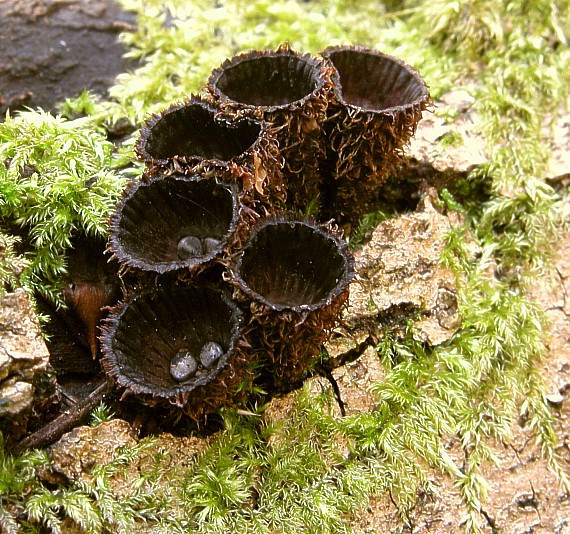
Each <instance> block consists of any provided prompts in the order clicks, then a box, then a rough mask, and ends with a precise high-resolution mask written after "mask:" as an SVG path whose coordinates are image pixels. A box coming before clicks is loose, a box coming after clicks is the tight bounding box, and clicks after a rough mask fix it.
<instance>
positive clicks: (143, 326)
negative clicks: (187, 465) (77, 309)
mask: <svg viewBox="0 0 570 534" xmlns="http://www.w3.org/2000/svg"><path fill="white" fill-rule="evenodd" d="M241 316H242V314H241V312H240V310H239V308H238V306H237V305H236V303H235V302H234V301H232V300H231V299H230V298H229V297H228V295H226V293H225V292H224V291H223V290H222V289H221V288H217V287H213V286H209V285H205V284H201V285H192V286H172V285H170V286H168V287H158V288H154V289H150V290H147V291H143V292H140V293H135V294H133V295H131V296H130V297H129V298H127V299H126V300H125V301H124V302H122V303H120V304H119V305H117V306H116V307H115V308H114V309H113V310H112V311H111V313H110V315H109V317H108V319H107V322H106V324H105V326H104V328H103V334H102V336H101V346H102V350H103V357H102V359H101V363H102V366H103V369H104V370H105V372H106V373H107V375H108V376H110V377H112V379H113V380H114V381H115V382H116V383H117V384H118V385H119V386H120V387H122V388H125V394H124V395H123V396H128V395H135V396H137V397H138V398H139V399H140V400H141V401H142V402H143V403H145V404H149V405H163V406H166V405H168V404H173V405H175V406H177V407H179V408H181V409H182V410H183V411H184V412H185V413H186V414H188V415H190V416H191V417H194V418H198V417H199V416H200V415H201V414H203V413H211V412H214V411H216V410H218V409H219V408H220V407H222V406H226V405H230V404H232V403H234V402H237V399H238V396H237V395H238V389H239V390H240V391H243V390H244V388H243V385H244V383H245V382H247V381H248V380H249V375H248V373H247V369H246V364H247V361H246V359H245V357H244V354H243V352H242V351H241V348H240V346H241V343H240V335H241ZM238 386H241V387H238Z"/></svg>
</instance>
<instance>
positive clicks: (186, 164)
mask: <svg viewBox="0 0 570 534" xmlns="http://www.w3.org/2000/svg"><path fill="white" fill-rule="evenodd" d="M219 111H220V110H219V109H218V108H217V107H216V106H215V105H214V104H213V103H212V102H208V101H206V100H204V99H202V98H200V97H197V96H192V97H191V98H190V99H189V100H188V101H186V102H181V103H176V104H173V105H172V106H170V107H169V108H167V109H166V110H164V111H162V112H161V113H159V114H155V115H152V116H151V117H150V118H149V119H148V120H147V121H146V123H145V124H144V126H143V127H142V129H141V133H140V136H139V139H138V141H137V144H136V147H135V149H136V152H137V154H138V156H139V159H140V160H141V161H142V162H143V163H144V164H145V165H146V166H147V169H148V172H149V174H153V173H154V172H165V173H168V172H177V173H183V174H202V175H209V174H210V173H211V172H212V170H214V169H215V170H217V171H218V174H219V173H220V172H221V171H224V172H225V176H224V181H229V182H233V183H236V184H237V185H238V186H240V188H242V189H243V190H244V191H246V192H247V193H248V194H249V195H253V196H255V197H258V198H260V199H261V200H265V198H266V197H267V196H270V197H274V198H273V199H272V201H273V202H275V201H277V200H283V184H282V177H281V166H282V162H281V157H280V155H279V147H278V144H277V139H276V138H275V136H274V135H272V134H271V133H270V132H269V131H268V128H267V124H265V123H264V122H263V121H260V120H257V119H255V118H253V117H241V118H237V119H236V120H230V119H229V118H228V117H222V116H221V115H220V113H219Z"/></svg>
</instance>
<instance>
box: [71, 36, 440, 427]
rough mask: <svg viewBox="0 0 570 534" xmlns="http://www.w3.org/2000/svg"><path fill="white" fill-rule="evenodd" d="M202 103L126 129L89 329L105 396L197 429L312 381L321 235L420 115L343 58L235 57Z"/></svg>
mask: <svg viewBox="0 0 570 534" xmlns="http://www.w3.org/2000/svg"><path fill="white" fill-rule="evenodd" d="M205 89H206V91H205V92H204V94H205V96H189V98H188V99H187V100H186V101H184V102H179V103H174V104H173V105H171V106H170V107H169V108H167V109H165V110H164V111H163V112H161V113H158V114H155V115H152V116H151V117H149V119H148V120H147V121H146V123H145V124H144V125H143V127H142V129H141V133H140V137H139V140H138V143H137V145H136V152H137V155H138V157H139V158H140V160H141V161H142V162H143V163H144V165H145V172H144V174H143V176H142V177H141V178H140V179H139V180H137V181H135V182H133V183H131V184H129V185H128V186H127V188H126V189H125V191H124V194H123V196H122V198H121V199H120V200H119V202H118V203H117V206H116V209H115V211H114V212H113V213H112V215H111V217H110V222H109V237H108V243H107V251H106V252H107V255H109V256H110V257H111V258H112V259H113V260H116V263H117V268H116V272H117V273H118V274H117V275H116V276H117V284H116V287H117V288H119V287H120V291H119V292H118V294H117V292H115V293H113V299H108V300H107V301H105V302H98V306H99V309H101V307H103V306H106V308H105V309H104V313H101V314H100V315H98V316H97V317H98V318H99V317H100V316H102V318H101V321H100V323H99V326H98V328H99V336H100V340H101V343H100V351H99V352H98V353H97V354H96V356H97V360H99V361H98V362H96V363H97V365H98V366H99V367H100V371H99V372H100V373H102V374H104V375H105V376H106V377H107V378H108V379H109V380H110V382H111V384H112V388H113V389H114V390H116V391H118V392H122V396H123V397H130V398H134V399H135V400H136V401H139V402H140V403H142V404H143V405H145V406H147V407H148V406H150V407H153V408H155V407H156V408H158V407H163V408H164V407H167V408H168V410H170V411H172V410H174V411H177V413H179V414H186V415H189V416H190V417H191V418H194V419H196V420H198V419H199V418H200V417H201V416H202V415H204V414H208V413H212V412H215V411H217V410H219V409H220V408H221V407H222V406H237V407H240V406H241V407H242V408H243V407H245V406H246V403H247V401H248V396H249V395H250V392H251V391H253V390H257V391H259V389H265V390H266V391H271V392H272V393H275V392H283V391H287V390H289V389H291V388H292V387H294V386H295V385H297V384H298V383H300V381H302V379H303V378H304V377H305V376H307V374H308V373H309V372H310V371H311V369H312V367H313V366H314V365H315V363H316V362H317V360H318V358H319V354H320V351H321V348H322V346H323V343H324V342H325V341H326V340H327V339H328V337H329V336H330V333H331V331H332V329H333V328H334V327H335V325H337V324H338V322H339V320H340V315H341V313H342V311H343V308H344V306H345V303H346V301H347V298H348V291H349V285H350V282H351V280H352V278H353V276H354V261H353V258H352V256H351V254H350V252H349V250H348V247H347V245H346V243H345V241H344V239H343V237H342V233H341V232H340V231H339V230H338V226H339V225H345V224H347V223H354V222H355V221H357V220H358V217H359V216H360V215H361V211H360V206H361V205H362V204H363V203H364V201H365V200H366V196H367V195H369V194H370V192H371V191H373V190H376V189H378V187H379V185H381V184H382V182H383V181H384V180H385V178H386V176H387V174H388V172H389V171H390V170H392V168H393V166H394V164H395V162H397V161H398V160H399V159H400V157H401V154H402V149H403V147H404V145H405V144H406V143H407V142H408V141H409V140H410V138H411V136H413V134H414V132H415V128H416V125H417V123H418V121H419V120H420V119H421V116H422V112H423V111H424V110H425V109H426V107H427V106H428V105H429V103H430V97H429V93H428V89H427V86H426V84H425V83H424V81H423V80H422V78H421V77H420V75H419V74H418V73H417V72H416V71H415V70H414V69H413V68H411V67H410V66H408V65H406V64H405V63H404V62H402V61H401V60H399V59H397V58H394V57H391V56H387V55H385V54H382V53H380V52H378V51H376V50H371V49H365V48H361V47H353V46H342V47H330V48H327V49H326V50H324V51H323V52H321V53H320V54H316V55H309V54H300V53H297V52H295V51H293V50H291V49H290V48H289V47H288V46H283V47H281V48H279V49H278V50H264V51H251V52H248V53H246V54H242V55H238V56H236V57H234V58H231V59H228V60H227V61H225V62H224V63H223V64H222V65H221V66H220V67H219V68H217V69H215V70H214V71H213V72H212V74H211V76H210V78H209V80H208V82H207V84H206V86H205ZM317 198H318V199H319V203H318V205H319V210H318V211H317V212H313V213H312V215H311V218H310V219H309V218H307V217H305V216H303V215H300V214H301V213H305V212H306V209H307V206H308V205H309V204H311V205H314V204H315V203H314V202H313V201H314V200H316V199H317ZM331 219H332V220H333V221H332V222H331ZM325 221H327V222H325ZM335 225H336V226H335ZM79 300H81V299H79ZM75 304H77V305H78V306H79V307H80V306H81V302H78V303H75ZM94 346H95V345H94V343H93V342H91V347H92V348H93V347H94ZM94 350H95V349H93V352H94ZM99 364H100V365H99ZM256 385H260V386H261V388H259V387H257V388H256V387H255V386H256Z"/></svg>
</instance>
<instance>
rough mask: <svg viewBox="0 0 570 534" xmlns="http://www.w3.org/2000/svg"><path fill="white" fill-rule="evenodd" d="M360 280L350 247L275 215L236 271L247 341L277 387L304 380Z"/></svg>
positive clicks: (260, 226) (253, 238)
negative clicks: (246, 310) (247, 317)
mask: <svg viewBox="0 0 570 534" xmlns="http://www.w3.org/2000/svg"><path fill="white" fill-rule="evenodd" d="M353 276H354V261H353V258H352V256H351V255H350V253H349V251H348V248H347V246H346V243H345V242H344V241H343V240H342V239H341V238H340V237H338V236H337V235H335V234H334V233H333V232H332V231H331V230H330V229H328V228H325V227H321V226H318V225H317V224H315V223H313V222H311V221H309V220H305V219H295V218H288V217H271V218H267V219H265V220H263V221H261V222H260V223H259V224H258V225H257V226H256V228H254V230H253V231H252V233H251V235H250V237H249V239H248V241H247V242H246V243H245V245H244V247H243V249H242V251H241V252H240V253H239V255H238V256H237V259H236V261H235V264H234V265H233V267H232V275H231V277H232V280H233V283H234V284H235V285H236V287H237V288H238V290H239V293H240V294H241V300H244V301H246V302H248V303H249V308H250V311H251V320H250V322H249V324H248V325H247V327H246V329H247V332H246V337H247V338H248V342H249V344H250V345H251V346H252V349H251V350H252V351H253V352H255V353H256V358H257V359H258V360H261V361H265V362H267V368H268V369H269V374H270V375H271V376H270V377H269V378H268V380H269V382H270V384H271V386H272V388H274V389H276V390H284V389H287V388H289V387H291V385H292V384H294V383H295V382H297V381H299V380H300V379H302V378H303V377H304V376H305V375H306V373H307V371H308V370H309V368H310V367H311V365H313V364H314V363H315V361H316V360H317V358H318V356H319V354H320V350H321V347H322V344H323V343H324V342H325V341H326V339H327V338H328V336H329V334H330V332H331V330H332V328H333V327H334V326H335V325H336V324H337V322H338V320H339V318H340V313H341V311H342V309H343V305H344V303H345V302H346V300H347V298H348V291H349V284H350V282H351V280H352V278H353Z"/></svg>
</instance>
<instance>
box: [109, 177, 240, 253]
mask: <svg viewBox="0 0 570 534" xmlns="http://www.w3.org/2000/svg"><path fill="white" fill-rule="evenodd" d="M233 217H234V199H233V195H232V192H231V191H230V190H229V189H228V188H227V187H225V186H222V185H220V184H217V183H216V182H213V181H211V180H198V181H193V180H170V179H165V180H161V181H157V182H154V183H152V184H151V185H149V186H142V187H140V188H139V189H138V190H137V191H136V193H135V194H134V195H133V197H132V198H131V199H130V201H128V202H127V203H126V204H125V206H124V207H123V213H122V217H121V223H120V226H121V234H122V238H121V240H122V243H123V247H124V248H127V249H129V252H130V253H132V254H133V255H134V256H136V257H138V258H141V259H143V260H144V261H145V262H147V263H157V264H158V263H170V262H179V259H178V243H179V241H180V239H182V238H183V237H187V236H195V237H198V238H206V237H213V238H216V239H218V240H220V241H222V240H223V239H225V238H226V236H227V235H228V233H229V231H230V228H231V225H232V221H233Z"/></svg>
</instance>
